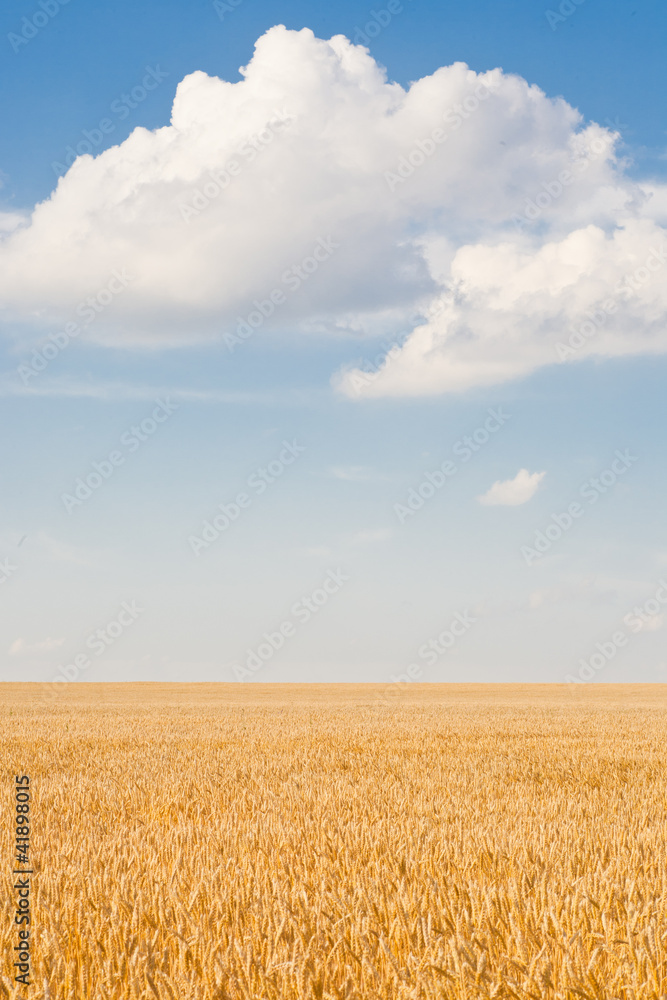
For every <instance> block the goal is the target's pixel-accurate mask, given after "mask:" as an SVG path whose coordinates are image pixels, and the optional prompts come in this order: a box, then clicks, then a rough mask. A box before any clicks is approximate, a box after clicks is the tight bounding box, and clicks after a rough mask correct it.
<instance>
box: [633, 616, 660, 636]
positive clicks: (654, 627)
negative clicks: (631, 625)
mask: <svg viewBox="0 0 667 1000" xmlns="http://www.w3.org/2000/svg"><path fill="white" fill-rule="evenodd" d="M664 624H665V616H664V614H663V615H651V617H650V618H644V619H643V620H642V624H641V631H642V632H657V631H658V629H659V628H662V626H663V625H664ZM638 631H639V630H638Z"/></svg>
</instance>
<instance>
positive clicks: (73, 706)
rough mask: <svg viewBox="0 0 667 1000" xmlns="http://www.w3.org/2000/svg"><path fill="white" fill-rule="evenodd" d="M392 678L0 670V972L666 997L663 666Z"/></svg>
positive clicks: (222, 985)
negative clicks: (29, 896)
mask: <svg viewBox="0 0 667 1000" xmlns="http://www.w3.org/2000/svg"><path fill="white" fill-rule="evenodd" d="M381 690H383V689H380V688H376V687H374V686H372V685H358V686H353V685H349V686H340V687H336V686H327V685H317V686H311V687H309V686H305V685H304V686H301V685H293V686H290V685H277V686H269V685H255V684H249V685H211V684H199V685H191V686H188V685H144V684H136V685H129V684H128V685H92V684H80V685H79V684H76V685H75V684H71V685H68V686H67V688H66V689H64V690H63V691H62V692H61V693H60V694H59V695H58V697H57V698H56V699H54V702H53V704H52V705H49V706H46V705H45V703H44V701H43V699H42V695H41V688H40V686H39V685H29V684H26V685H19V684H11V685H10V684H5V685H2V688H1V692H2V697H1V700H0V719H1V722H0V726H1V731H0V739H1V743H2V758H1V759H2V773H3V776H2V787H1V789H0V792H1V795H2V812H1V818H2V820H1V821H2V831H1V837H0V844H1V845H2V850H3V852H4V854H5V857H4V859H3V860H2V865H1V866H0V870H1V871H2V878H3V880H4V883H5V886H4V890H3V893H2V906H3V912H2V931H1V936H2V942H3V960H4V964H3V965H2V967H0V995H1V996H2V997H15V996H21V997H28V998H29V1000H42V998H47V997H48V998H50V1000H61V998H62V1000H138V998H146V1000H148V998H151V1000H153V998H155V997H159V998H164V1000H213V998H217V1000H241V998H243V1000H264V998H266V1000H278V998H285V1000H287V998H295V1000H296V998H298V1000H311V998H322V1000H332V998H336V1000H343V998H346V1000H374V998H382V1000H389V998H391V1000H393V998H397V1000H398V998H401V1000H408V998H414V1000H426V998H436V997H437V998H443V1000H444V998H449V1000H464V998H465V1000H473V998H475V1000H477V998H487V997H495V998H500V997H518V998H522V1000H523V998H528V997H531V998H534V1000H542V998H547V1000H551V998H554V1000H555V998H562V1000H570V998H571V1000H575V998H582V997H584V998H591V1000H592V998H605V1000H611V998H614V997H616V998H619V1000H640V998H641V1000H649V998H652V1000H657V998H660V997H663V998H664V997H666V996H667V863H666V856H665V844H666V842H667V839H666V838H667V783H666V771H665V761H666V756H667V740H666V738H667V690H666V689H665V688H663V687H662V686H649V685H636V686H625V687H616V686H602V685H590V686H584V685H581V686H578V687H577V688H576V689H575V690H573V691H571V690H568V689H566V688H564V687H557V686H554V687H549V686H537V685H534V686H533V685H531V686H528V685H526V686H502V687H501V686H482V685H437V686H435V685H413V686H411V687H410V688H409V689H406V690H403V691H397V692H396V694H395V696H394V697H393V699H392V700H390V699H386V700H385V699H382V698H380V699H378V695H379V693H380V691H381ZM378 700H379V704H378ZM18 772H25V773H28V774H29V775H30V777H31V781H32V787H33V801H32V803H31V806H32V824H33V828H34V833H33V848H34V850H33V859H32V860H33V863H34V867H35V869H36V874H35V876H34V883H33V885H34V888H33V896H34V899H33V925H32V927H33V935H34V959H33V974H34V981H35V985H34V986H31V987H29V988H28V989H27V990H26V989H22V990H21V991H20V992H16V991H15V989H14V986H15V985H16V984H14V983H13V981H12V977H13V972H12V969H11V963H12V961H13V959H12V958H11V955H12V954H13V953H12V947H13V945H14V944H15V928H14V925H13V923H12V920H13V910H14V906H13V897H12V888H11V885H12V883H11V878H12V876H11V874H10V872H11V864H12V850H11V846H12V834H13V830H12V829H11V827H12V823H13V798H12V796H13V783H14V774H15V773H18Z"/></svg>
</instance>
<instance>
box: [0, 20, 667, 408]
mask: <svg viewBox="0 0 667 1000" xmlns="http://www.w3.org/2000/svg"><path fill="white" fill-rule="evenodd" d="M286 116H287V117H286ZM287 122H288V124H286V123H287ZM433 136H437V138H438V140H442V141H439V142H436V141H435V139H434V138H433ZM616 139H617V136H615V134H614V133H613V132H611V131H610V130H609V129H605V128H602V127H601V126H599V125H596V124H589V125H585V124H584V123H583V121H582V119H581V116H580V114H579V113H578V112H577V111H576V110H575V109H574V108H572V107H570V106H569V105H568V104H567V103H566V102H565V101H564V100H562V99H561V98H556V99H551V98H548V97H547V96H546V95H545V94H544V93H543V92H542V91H540V90H539V89H538V88H537V87H534V86H530V85H529V84H528V83H527V82H526V81H525V80H523V79H521V78H520V77H518V76H512V75H507V74H504V73H503V72H502V71H501V70H498V69H493V70H490V71H489V72H487V73H482V74H476V73H474V72H473V71H471V70H470V69H468V67H467V66H465V65H464V64H463V63H456V64H454V65H453V66H447V67H443V68H441V69H438V70H437V71H436V72H435V73H433V74H432V75H431V76H429V77H424V78H423V79H421V80H417V81H416V82H415V83H413V84H412V85H411V86H410V88H409V89H407V90H405V89H403V88H402V87H400V86H399V85H397V84H395V83H390V82H388V81H387V79H386V77H385V74H384V72H383V70H382V69H381V68H380V67H378V65H377V64H376V63H375V62H374V60H373V59H372V57H371V56H370V55H369V53H368V52H367V51H366V50H365V49H363V48H360V47H358V46H354V45H352V44H351V43H350V42H349V41H348V40H347V39H345V38H344V37H343V36H336V37H334V38H332V39H330V40H329V41H323V40H320V39H317V38H315V37H314V35H313V34H312V32H311V31H309V30H308V29H304V30H303V31H288V30H287V29H285V28H284V27H275V28H272V29H271V30H270V31H268V32H267V33H266V34H265V35H263V36H262V37H261V38H260V39H259V40H258V42H257V45H256V49H255V54H254V56H253V58H252V60H251V61H250V63H249V64H248V66H247V67H246V68H245V69H244V70H243V78H242V80H241V81H240V82H238V83H234V84H232V83H229V82H226V81H224V80H221V79H218V78H216V77H210V76H208V75H207V74H205V73H203V72H195V73H192V74H190V75H189V76H187V77H185V79H184V80H182V81H181V83H180V84H179V86H178V89H177V92H176V96H175V99H174V104H173V110H172V117H171V123H170V124H169V125H167V126H165V127H163V128H159V129H157V130H155V131H153V132H150V131H148V130H146V129H143V128H137V129H135V130H134V131H133V132H132V134H131V135H130V136H129V137H128V138H127V139H126V140H125V141H124V142H123V143H121V144H120V145H118V146H114V147H112V148H110V149H108V150H106V151H105V152H103V153H102V154H100V155H99V156H97V157H91V156H83V157H79V159H78V160H77V161H76V162H75V163H74V165H73V166H72V168H71V169H70V170H69V172H68V173H67V174H66V176H65V177H64V178H61V180H60V181H59V183H58V187H57V189H56V191H55V192H54V193H53V195H52V196H51V197H50V198H49V199H48V200H46V201H44V202H43V203H41V204H40V205H38V206H36V208H35V210H34V212H33V213H32V217H31V219H30V220H29V223H26V224H23V225H18V228H16V229H15V230H14V231H13V232H10V233H8V234H6V235H5V236H4V237H2V238H0V300H1V301H2V302H3V304H4V313H5V316H6V317H7V318H8V319H10V320H11V321H12V322H13V323H14V324H16V323H19V322H20V321H24V322H25V323H26V324H28V323H29V324H31V328H32V327H34V326H37V327H40V328H41V329H44V330H49V331H51V330H53V329H54V324H56V323H65V322H66V321H68V320H77V318H81V316H80V314H79V317H77V309H80V311H82V312H85V310H86V308H87V307H86V304H85V300H86V298H87V297H89V296H96V295H97V294H98V292H100V290H103V289H105V288H106V286H107V284H108V283H109V280H110V276H111V275H112V273H113V272H114V271H121V272H122V271H124V272H125V273H126V275H127V276H128V279H130V278H131V280H129V283H128V284H127V287H124V288H122V289H121V290H120V291H119V292H118V293H117V294H115V295H114V297H113V300H112V301H111V302H110V304H109V305H108V308H107V307H105V308H104V309H103V311H101V312H99V314H97V317H96V319H95V322H94V323H93V324H92V325H90V326H89V327H88V328H87V330H86V333H85V334H82V335H81V338H82V339H83V337H84V336H85V337H86V338H88V339H94V340H96V341H98V342H103V343H109V344H119V343H122V344H123V345H127V344H129V345H133V344H135V345H136V344H148V345H154V346H162V345H165V344H169V343H188V342H191V341H194V340H202V339H215V338H220V337H222V336H223V335H224V334H229V333H231V332H234V331H235V330H236V328H237V325H238V321H239V318H246V317H248V316H249V314H250V313H252V312H255V313H257V315H258V316H259V318H260V320H261V322H260V324H259V325H260V326H261V330H262V332H263V333H265V332H268V331H273V332H274V333H275V332H277V331H280V330H282V329H284V330H289V331H290V332H291V331H294V330H300V331H302V332H310V333H316V334H322V333H326V332H328V333H330V334H332V335H340V333H341V332H348V333H350V332H353V333H355V335H357V334H359V333H362V334H363V333H368V332H372V333H373V334H379V335H384V334H386V333H390V334H391V335H392V336H395V335H396V333H397V331H405V330H406V329H407V330H411V331H412V332H411V333H409V335H408V336H407V339H405V340H404V343H403V345H402V347H401V348H400V350H397V351H395V352H394V356H393V357H392V359H391V360H390V362H389V363H388V364H387V365H383V364H382V362H380V363H379V365H377V366H375V365H373V368H372V371H371V372H368V371H366V372H364V371H357V370H355V369H352V370H349V369H343V370H342V371H341V372H340V373H338V375H337V376H336V377H335V379H334V382H335V384H336V385H337V387H338V388H339V389H340V390H341V391H342V392H344V393H347V394H349V395H350V396H354V397H360V396H361V397H363V396H368V397H379V396H406V395H427V394H436V393H442V392H454V391H460V390H462V389H466V388H468V387H471V386H483V385H492V384H496V383H499V382H502V381H505V380H508V379H512V378H516V377H518V376H522V375H526V374H528V373H530V372H532V371H534V370H536V369H537V368H539V367H541V366H544V365H548V364H553V363H556V362H558V361H559V360H578V359H583V358H585V357H587V356H590V355H597V356H604V357H612V356H623V355H627V354H636V353H659V352H664V351H665V350H667V323H665V319H666V317H667V282H666V281H665V280H664V276H665V275H667V270H663V268H664V265H665V261H666V260H667V255H666V253H665V251H667V239H666V230H665V225H667V208H666V205H667V194H666V189H665V186H664V185H660V184H657V183H653V184H651V185H648V184H647V185H645V186H643V187H642V186H641V185H640V184H637V183H635V182H633V181H631V180H630V179H629V178H628V177H627V175H626V174H625V172H624V164H622V163H619V162H618V161H617V159H616V157H615V152H614V149H615V142H616ZM253 143H254V146H253ZM234 164H235V165H234ZM420 164H421V165H420ZM564 172H566V173H564ZM212 175H216V176H218V178H219V181H218V182H217V184H218V187H217V193H216V187H215V184H214V182H213V181H212V180H211V176H212ZM565 178H567V180H565ZM223 185H224V190H220V188H221V187H222V186H223ZM197 191H198V192H199V194H196V192H197ZM207 192H208V194H207ZM193 205H196V206H199V207H198V208H197V209H196V214H194V213H193V212H191V211H184V210H183V206H190V209H191V208H192V206H193ZM184 214H185V215H190V216H191V217H190V220H189V221H185V220H184V218H183V215H184ZM17 221H18V217H16V218H12V220H11V225H12V226H13V225H14V224H15V222H17ZM318 239H322V240H324V241H325V242H326V241H329V240H333V242H334V243H335V244H339V246H337V247H336V248H335V249H334V250H333V251H332V252H331V253H330V254H329V256H328V257H327V258H326V259H324V260H322V261H321V262H319V265H318V266H317V268H316V270H315V271H310V270H309V269H310V268H311V267H312V264H313V263H317V262H316V261H314V260H313V261H310V260H309V261H308V263H307V264H303V262H304V259H306V258H309V257H311V256H312V254H313V252H314V250H315V248H316V246H317V245H318V243H317V241H318ZM320 256H321V254H320ZM293 268H296V269H297V270H296V271H294V270H292V269H293ZM288 271H291V277H289V276H287V277H288V280H287V281H284V280H283V278H285V277H286V272H288ZM299 274H301V277H299ZM297 279H298V280H297ZM290 283H291V284H290ZM116 284H117V283H116ZM296 284H298V285H299V287H298V289H297V288H296V287H295V286H296ZM276 289H277V290H280V291H282V292H283V294H284V301H282V302H280V303H279V304H277V305H275V306H274V307H272V306H273V304H272V303H271V301H270V295H271V292H272V291H273V290H276ZM105 297H107V296H106V294H105ZM255 301H257V302H258V303H259V306H256V305H255V304H254V303H255ZM262 309H263V310H264V312H266V313H271V315H267V316H266V318H263V317H262V316H261V315H260V313H261V311H262ZM589 313H590V314H591V318H590V319H589V318H588V314H589ZM13 329H15V327H13ZM582 331H583V332H582ZM572 336H574V338H575V341H576V342H577V343H580V346H578V347H577V348H576V349H574V350H572V351H571V352H570V353H567V352H565V354H563V352H562V351H561V355H560V356H559V354H558V353H557V350H556V345H557V344H558V342H559V341H560V342H563V343H566V342H567V340H568V338H570V337H572ZM355 353H356V352H355Z"/></svg>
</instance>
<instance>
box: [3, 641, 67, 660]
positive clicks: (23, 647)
mask: <svg viewBox="0 0 667 1000" xmlns="http://www.w3.org/2000/svg"><path fill="white" fill-rule="evenodd" d="M64 641H65V639H64V638H63V639H52V638H51V636H48V637H47V638H46V639H43V640H42V642H33V643H32V644H29V643H27V642H26V641H25V639H15V640H14V642H13V643H12V644H11V646H10V647H9V655H10V656H22V655H24V654H29V653H50V652H51V650H52V649H58V647H59V646H62V644H63V643H64Z"/></svg>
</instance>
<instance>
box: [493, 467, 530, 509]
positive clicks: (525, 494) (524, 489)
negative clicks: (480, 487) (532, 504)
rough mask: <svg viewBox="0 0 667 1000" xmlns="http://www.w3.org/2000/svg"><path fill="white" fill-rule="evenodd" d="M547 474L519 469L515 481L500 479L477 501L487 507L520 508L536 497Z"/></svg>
mask: <svg viewBox="0 0 667 1000" xmlns="http://www.w3.org/2000/svg"><path fill="white" fill-rule="evenodd" d="M545 476H546V472H529V471H528V469H519V471H518V472H517V474H516V476H515V477H514V479H504V480H500V479H498V480H497V481H496V482H495V483H494V484H493V486H492V487H491V488H490V489H489V490H487V492H486V493H484V494H483V495H482V496H481V497H478V498H477V499H478V500H479V502H480V503H481V504H484V505H485V506H487V507H494V506H501V507H518V506H519V505H520V504H522V503H527V502H528V501H529V500H530V499H531V498H532V497H534V496H535V493H536V492H537V489H538V487H539V485H540V483H541V482H542V480H543V479H544V477H545Z"/></svg>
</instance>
